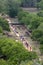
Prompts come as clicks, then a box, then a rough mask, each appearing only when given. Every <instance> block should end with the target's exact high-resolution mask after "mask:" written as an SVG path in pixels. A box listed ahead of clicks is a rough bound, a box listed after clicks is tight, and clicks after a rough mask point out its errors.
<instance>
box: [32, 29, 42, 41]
mask: <svg viewBox="0 0 43 65" xmlns="http://www.w3.org/2000/svg"><path fill="white" fill-rule="evenodd" d="M42 35H43V32H42V31H41V30H38V29H36V30H34V31H33V32H32V37H33V39H35V40H39V39H40V38H41V37H42Z"/></svg>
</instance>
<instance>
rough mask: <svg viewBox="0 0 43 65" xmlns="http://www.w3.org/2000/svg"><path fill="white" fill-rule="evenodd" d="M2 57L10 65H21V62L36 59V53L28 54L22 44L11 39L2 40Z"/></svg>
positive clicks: (0, 48) (0, 50)
mask: <svg viewBox="0 0 43 65" xmlns="http://www.w3.org/2000/svg"><path fill="white" fill-rule="evenodd" d="M0 52H1V54H0V56H1V55H3V56H5V58H4V57H3V59H6V60H7V61H8V63H9V65H19V64H20V63H21V61H25V60H32V59H36V58H37V55H36V53H35V52H28V51H27V50H26V49H25V48H24V47H23V45H22V43H20V42H16V41H14V40H13V39H10V38H6V39H5V38H2V39H0Z"/></svg>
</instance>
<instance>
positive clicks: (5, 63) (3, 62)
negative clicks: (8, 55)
mask: <svg viewBox="0 0 43 65" xmlns="http://www.w3.org/2000/svg"><path fill="white" fill-rule="evenodd" d="M0 65H8V64H7V62H6V61H5V60H3V59H0Z"/></svg>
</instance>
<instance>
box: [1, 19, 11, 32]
mask: <svg viewBox="0 0 43 65" xmlns="http://www.w3.org/2000/svg"><path fill="white" fill-rule="evenodd" d="M0 26H1V27H2V28H3V30H7V31H9V30H10V29H9V24H8V21H7V20H5V19H3V18H0Z"/></svg>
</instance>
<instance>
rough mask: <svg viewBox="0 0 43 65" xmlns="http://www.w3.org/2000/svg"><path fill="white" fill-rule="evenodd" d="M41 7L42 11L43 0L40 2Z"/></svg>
mask: <svg viewBox="0 0 43 65" xmlns="http://www.w3.org/2000/svg"><path fill="white" fill-rule="evenodd" d="M39 7H40V8H41V9H43V0H41V1H40V2H39Z"/></svg>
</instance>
